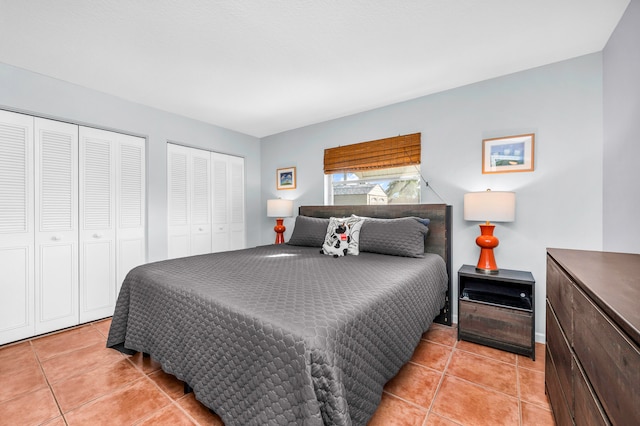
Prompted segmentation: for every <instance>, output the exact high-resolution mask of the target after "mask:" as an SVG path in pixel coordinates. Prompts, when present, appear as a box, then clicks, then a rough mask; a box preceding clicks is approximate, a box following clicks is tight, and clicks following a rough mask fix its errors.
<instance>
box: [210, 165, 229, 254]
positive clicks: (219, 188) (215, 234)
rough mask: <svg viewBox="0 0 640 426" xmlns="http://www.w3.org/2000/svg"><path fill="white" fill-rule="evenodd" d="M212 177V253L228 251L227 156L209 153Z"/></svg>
mask: <svg viewBox="0 0 640 426" xmlns="http://www.w3.org/2000/svg"><path fill="white" fill-rule="evenodd" d="M211 170H212V172H211V177H212V184H211V190H212V194H213V195H212V197H211V202H212V203H213V206H212V209H211V210H212V212H213V215H212V222H213V223H212V227H213V230H212V233H211V239H212V241H211V246H212V251H213V252H219V251H227V250H229V249H230V247H231V246H230V244H229V240H230V235H231V234H230V229H229V202H228V200H229V161H228V155H224V154H218V153H215V152H212V153H211Z"/></svg>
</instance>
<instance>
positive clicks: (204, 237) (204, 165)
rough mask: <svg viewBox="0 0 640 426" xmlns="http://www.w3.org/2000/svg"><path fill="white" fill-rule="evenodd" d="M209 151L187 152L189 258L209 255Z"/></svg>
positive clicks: (191, 150) (192, 150) (193, 150)
mask: <svg viewBox="0 0 640 426" xmlns="http://www.w3.org/2000/svg"><path fill="white" fill-rule="evenodd" d="M210 162H211V154H210V153H209V151H203V150H200V149H190V150H189V163H190V175H191V179H190V181H191V185H190V188H189V190H190V197H189V198H190V200H191V209H190V210H191V221H190V225H191V232H190V241H191V250H190V252H189V254H190V255H191V256H193V255H196V254H205V253H211V189H210V182H211V176H210Z"/></svg>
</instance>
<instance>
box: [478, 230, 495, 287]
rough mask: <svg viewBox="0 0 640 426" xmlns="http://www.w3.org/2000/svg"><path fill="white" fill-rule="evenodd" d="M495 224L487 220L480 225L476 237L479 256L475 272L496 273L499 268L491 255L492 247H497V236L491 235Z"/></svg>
mask: <svg viewBox="0 0 640 426" xmlns="http://www.w3.org/2000/svg"><path fill="white" fill-rule="evenodd" d="M494 228H495V225H492V224H490V223H489V222H487V223H486V224H484V225H480V234H481V235H480V236H479V237H478V238H476V244H478V246H480V258H479V259H478V265H477V266H476V272H480V273H483V274H491V275H493V274H497V273H498V272H499V271H500V270H499V269H498V265H497V264H496V258H495V257H494V256H493V249H494V248H495V247H498V243H499V241H498V238H496V237H494V236H493V229H494Z"/></svg>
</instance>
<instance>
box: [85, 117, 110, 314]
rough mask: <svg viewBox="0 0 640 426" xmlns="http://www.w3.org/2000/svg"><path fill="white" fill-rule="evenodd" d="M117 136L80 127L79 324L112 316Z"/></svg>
mask: <svg viewBox="0 0 640 426" xmlns="http://www.w3.org/2000/svg"><path fill="white" fill-rule="evenodd" d="M116 136H117V134H115V133H112V132H107V131H104V130H98V129H92V128H89V127H80V322H87V321H92V320H96V319H100V318H104V317H107V316H110V315H113V308H114V306H115V298H116V275H115V273H116V272H115V270H116V225H115V191H116V187H115V158H114V157H115V145H116Z"/></svg>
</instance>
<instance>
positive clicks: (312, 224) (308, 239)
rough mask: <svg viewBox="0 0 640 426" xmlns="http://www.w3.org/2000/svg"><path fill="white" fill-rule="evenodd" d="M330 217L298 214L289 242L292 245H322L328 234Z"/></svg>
mask: <svg viewBox="0 0 640 426" xmlns="http://www.w3.org/2000/svg"><path fill="white" fill-rule="evenodd" d="M328 226H329V219H328V218H327V219H323V218H319V217H309V216H298V217H296V224H295V228H293V232H292V234H291V238H289V241H287V244H290V245H292V246H306V247H318V248H320V247H322V244H324V237H325V235H327V227H328Z"/></svg>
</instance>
